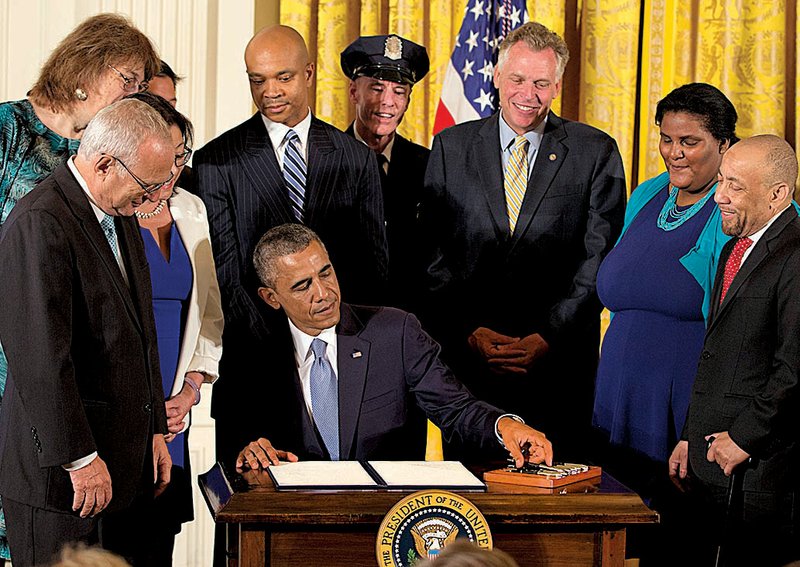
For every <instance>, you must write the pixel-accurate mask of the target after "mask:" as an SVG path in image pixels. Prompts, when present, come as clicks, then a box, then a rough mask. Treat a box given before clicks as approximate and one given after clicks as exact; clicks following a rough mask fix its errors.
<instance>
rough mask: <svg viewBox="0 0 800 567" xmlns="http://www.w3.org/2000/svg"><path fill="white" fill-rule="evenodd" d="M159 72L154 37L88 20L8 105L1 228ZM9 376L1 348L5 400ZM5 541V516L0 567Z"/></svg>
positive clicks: (3, 117)
mask: <svg viewBox="0 0 800 567" xmlns="http://www.w3.org/2000/svg"><path fill="white" fill-rule="evenodd" d="M159 65H160V64H159V59H158V55H157V54H156V52H155V49H154V48H153V45H152V44H151V43H150V40H149V39H148V38H147V36H146V35H144V34H143V33H142V32H140V31H139V30H138V29H136V28H135V27H133V26H132V25H131V24H130V22H128V20H126V19H125V18H124V17H122V16H119V15H116V14H100V15H97V16H93V17H91V18H88V19H87V20H85V21H83V22H82V23H81V24H79V25H78V27H76V28H75V29H74V30H73V31H72V32H70V34H69V35H67V37H65V38H64V39H63V40H62V41H61V43H59V44H58V46H57V47H56V48H55V50H53V52H52V53H51V55H50V57H49V58H48V60H47V61H46V62H45V64H44V65H43V66H42V69H41V72H40V74H39V77H38V79H37V80H36V83H35V84H34V85H33V87H32V88H31V90H30V92H29V93H28V98H26V99H23V100H17V101H10V102H5V103H2V104H0V225H2V224H3V223H4V222H5V220H6V218H7V217H8V215H9V214H10V213H11V210H12V209H13V208H14V205H16V204H17V201H19V200H20V199H21V198H22V197H24V196H25V195H27V194H28V193H29V192H30V191H31V189H33V188H34V187H35V186H36V185H37V184H38V183H39V182H40V181H42V180H43V179H44V178H45V177H47V176H48V175H50V173H52V171H53V170H54V169H55V168H56V167H58V166H59V165H61V164H63V163H65V162H66V161H67V159H69V157H70V156H72V155H75V153H76V152H77V150H78V144H79V143H80V137H81V135H82V134H83V130H84V129H85V128H86V125H87V124H88V123H89V120H91V119H92V117H94V115H95V114H96V113H97V111H99V110H100V109H101V108H104V107H106V106H108V105H109V104H111V103H112V102H116V101H118V100H120V99H121V98H122V97H124V96H125V95H126V94H128V93H131V92H136V91H138V90H141V89H143V88H145V86H146V81H147V79H149V78H150V77H151V76H153V75H154V74H155V73H157V72H158V70H159V68H160V66H159ZM6 375H7V363H6V358H5V356H4V354H3V350H2V347H1V346H0V399H2V394H3V392H4V390H5V385H6V377H7V376H6ZM5 534H6V532H5V519H4V517H3V514H2V509H0V563H2V562H3V560H4V559H8V558H9V551H8V544H7V541H6V537H5Z"/></svg>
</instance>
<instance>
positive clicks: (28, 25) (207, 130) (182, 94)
mask: <svg viewBox="0 0 800 567" xmlns="http://www.w3.org/2000/svg"><path fill="white" fill-rule="evenodd" d="M99 12H119V13H122V14H125V15H127V16H128V17H130V18H131V19H132V20H133V22H134V23H135V24H136V25H137V26H138V27H139V28H140V29H141V30H142V31H144V32H145V33H147V34H148V35H149V36H150V38H151V39H152V40H153V42H154V43H155V45H156V47H157V48H158V50H159V53H160V54H161V56H162V58H163V59H164V60H166V61H167V62H169V64H170V65H171V66H172V68H173V69H175V71H176V72H177V73H178V74H179V75H182V76H184V77H186V79H185V80H184V81H183V82H182V83H181V84H180V85H179V86H178V109H179V110H180V111H181V112H183V113H184V114H186V115H187V116H189V117H190V118H191V119H192V122H193V123H194V125H195V130H196V132H197V138H198V139H197V141H196V144H195V145H197V146H198V147H199V146H200V145H202V144H203V143H205V142H206V141H208V140H210V139H212V138H213V137H214V136H216V135H217V134H219V133H221V132H223V131H225V130H227V129H228V128H230V127H232V126H234V125H236V124H238V123H239V122H241V121H243V120H244V119H246V118H247V117H248V116H250V114H251V110H252V105H251V101H250V94H249V89H248V85H247V77H246V75H245V71H244V61H243V53H244V47H245V45H246V43H247V41H248V39H249V38H250V36H251V35H252V33H253V29H254V25H255V24H254V18H255V0H135V1H134V0H127V1H126V0H116V1H114V0H93V1H92V0H0V100H14V99H19V98H23V97H24V96H25V93H26V92H27V90H28V89H29V88H30V86H31V84H32V83H33V81H34V79H35V77H36V75H37V74H38V71H39V67H40V65H41V63H42V62H43V61H44V60H45V59H46V58H47V56H48V55H49V53H50V51H51V50H52V49H53V47H54V46H55V45H56V44H57V43H58V42H59V41H60V40H61V39H62V38H63V37H64V36H65V35H66V34H67V33H69V31H70V30H71V29H72V28H73V27H74V26H75V25H76V24H77V23H78V22H80V21H81V20H83V19H84V18H86V17H87V16H90V15H93V14H97V13H99Z"/></svg>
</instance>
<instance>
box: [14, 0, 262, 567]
mask: <svg viewBox="0 0 800 567" xmlns="http://www.w3.org/2000/svg"><path fill="white" fill-rule="evenodd" d="M99 12H119V13H122V14H125V15H127V16H128V17H130V18H131V19H132V20H133V22H134V24H136V25H137V26H138V27H139V28H140V29H141V30H142V31H144V32H145V33H146V34H148V35H149V36H150V38H151V39H152V40H153V42H154V43H155V44H156V47H157V48H158V50H159V53H160V54H161V57H162V58H163V59H164V60H166V61H167V62H169V64H170V65H171V66H172V68H173V69H175V71H176V72H177V73H178V74H179V75H181V76H184V77H186V78H185V80H184V81H183V82H181V83H180V84H179V85H178V109H179V110H180V111H181V112H183V113H184V114H186V115H187V116H188V117H189V118H191V120H192V122H193V123H194V125H195V131H196V136H195V147H196V148H199V147H201V146H202V145H203V144H204V143H205V142H207V141H208V140H210V139H212V138H214V137H215V136H216V135H218V134H220V133H222V132H224V131H225V130H227V129H229V128H231V127H232V126H235V125H236V124H238V123H240V122H242V121H243V120H245V119H246V118H248V117H249V116H250V115H251V114H252V112H253V107H252V102H251V100H250V91H249V88H248V84H247V76H246V74H245V70H244V61H243V53H244V47H245V44H246V43H247V41H248V40H249V38H250V37H251V35H252V33H253V29H254V26H255V13H256V10H255V0H136V1H132V0H129V1H123V0H117V1H111V0H94V1H90V0H0V100H16V99H20V98H24V97H25V93H26V92H27V90H28V89H29V88H30V86H31V85H32V84H33V82H34V80H35V78H36V76H37V74H38V72H39V67H40V65H41V64H42V62H43V61H44V60H45V59H46V58H47V56H48V55H49V53H50V51H51V50H52V49H53V48H54V47H55V45H56V44H57V43H58V42H59V41H60V40H61V39H62V38H63V37H64V36H65V35H66V34H67V33H69V31H70V30H71V29H72V28H73V27H74V26H75V25H76V24H77V23H78V22H80V21H81V20H83V19H84V18H86V17H88V16H90V15H93V14H97V13H99ZM262 17H263V16H262ZM210 400H211V387H209V386H204V387H203V401H202V403H201V404H200V405H199V406H198V407H197V408H195V410H194V412H193V424H192V433H191V435H190V451H191V460H192V467H193V469H194V471H193V472H194V474H195V478H196V475H197V473H200V472H205V471H206V470H208V469H209V468H210V467H211V465H212V464H213V462H214V424H213V420H211V419H210V417H209V405H210V404H209V402H210ZM193 484H194V486H193V488H194V491H195V517H196V519H195V521H194V522H192V523H191V524H188V525H185V526H184V529H183V531H182V533H181V534H180V535H179V536H178V540H177V542H176V553H175V562H174V564H175V566H176V567H201V566H208V565H211V553H212V547H213V521H212V519H211V516H210V514H209V513H208V509H207V508H206V505H205V502H204V501H203V499H202V497H201V496H200V494H199V491H198V489H197V486H196V481H193Z"/></svg>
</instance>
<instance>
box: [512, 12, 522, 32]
mask: <svg viewBox="0 0 800 567" xmlns="http://www.w3.org/2000/svg"><path fill="white" fill-rule="evenodd" d="M521 15H522V14H521V13H520V10H519V8H512V9H511V16H509V19H510V20H511V27H512V28H516V27H517V26H518V25H519V23H520V21H521V20H520V16H521Z"/></svg>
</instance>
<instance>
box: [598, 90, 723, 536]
mask: <svg viewBox="0 0 800 567" xmlns="http://www.w3.org/2000/svg"><path fill="white" fill-rule="evenodd" d="M736 120H737V115H736V110H735V109H734V107H733V104H731V102H730V101H729V100H728V99H727V98H726V97H725V95H724V94H722V92H720V91H719V90H718V89H716V88H715V87H713V86H711V85H707V84H704V83H692V84H688V85H684V86H682V87H679V88H677V89H675V90H673V91H672V92H671V93H669V94H668V95H667V96H666V97H664V98H663V99H662V100H661V101H660V102H659V103H658V106H657V107H656V124H657V125H658V126H659V127H660V142H659V151H660V153H661V157H662V158H663V160H664V165H665V166H666V170H667V171H666V172H665V173H662V174H661V175H658V176H656V177H654V178H652V179H649V180H647V181H645V182H644V183H642V184H641V185H639V187H637V188H636V190H635V191H634V192H633V194H632V195H631V198H630V202H629V203H628V208H627V211H626V214H625V224H624V227H623V232H622V236H621V237H620V239H619V241H618V242H617V244H616V246H615V247H614V249H613V250H612V251H611V252H610V253H609V254H608V256H607V257H606V258H605V260H604V261H603V263H602V264H601V265H600V269H599V271H598V275H597V291H598V295H599V296H600V299H601V300H602V302H603V304H604V305H605V306H606V307H607V308H608V309H609V310H610V311H611V312H612V314H613V315H612V320H611V324H610V325H609V327H608V330H607V332H606V335H605V338H604V339H603V347H602V351H601V354H600V364H599V367H598V373H597V382H596V386H595V401H594V415H593V423H594V425H595V427H596V428H597V429H598V430H599V431H600V432H601V434H602V435H603V437H604V438H605V439H606V440H607V441H608V442H609V444H608V445H607V450H606V452H605V454H604V456H603V458H602V459H601V462H602V464H603V465H604V466H605V468H606V469H607V470H608V471H609V472H611V474H613V475H614V476H616V477H617V478H619V480H621V481H622V482H623V483H625V484H627V485H629V486H630V487H631V488H632V489H634V490H636V491H637V492H638V493H639V494H640V495H641V496H642V497H643V498H644V499H645V500H646V501H648V503H649V504H650V505H651V506H653V507H655V508H656V509H658V510H659V511H660V512H662V513H665V514H666V516H664V519H667V517H668V516H669V514H670V512H669V508H670V505H669V504H670V501H671V500H672V497H673V496H674V494H672V492H671V486H670V482H669V479H668V475H667V464H666V463H667V459H668V458H669V455H670V452H671V451H672V448H673V447H674V446H675V443H676V441H677V440H678V439H680V435H681V430H682V429H683V423H684V420H685V418H686V411H687V408H688V404H689V398H690V396H691V389H692V383H693V382H694V376H695V372H696V370H697V361H698V359H699V357H700V352H701V349H702V345H703V337H704V334H705V322H706V316H707V315H708V307H709V301H710V296H711V288H712V286H713V283H714V274H715V272H716V265H717V260H718V258H719V254H720V251H721V249H722V246H723V244H724V243H725V242H726V241H727V239H728V237H727V236H725V235H724V234H723V233H722V229H721V223H720V214H719V209H718V208H717V207H716V204H715V203H714V197H713V194H714V190H715V189H716V182H717V175H718V173H719V166H720V164H721V162H722V156H723V154H724V153H725V151H727V149H728V148H729V147H730V146H731V145H732V144H734V143H735V142H736V141H737V140H738V138H737V137H736V134H735V129H736ZM655 537H661V536H655ZM656 548H658V544H656Z"/></svg>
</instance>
